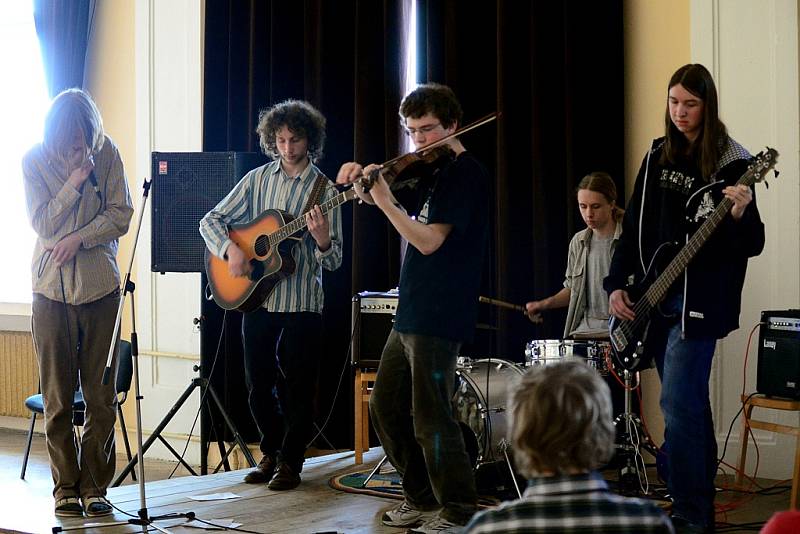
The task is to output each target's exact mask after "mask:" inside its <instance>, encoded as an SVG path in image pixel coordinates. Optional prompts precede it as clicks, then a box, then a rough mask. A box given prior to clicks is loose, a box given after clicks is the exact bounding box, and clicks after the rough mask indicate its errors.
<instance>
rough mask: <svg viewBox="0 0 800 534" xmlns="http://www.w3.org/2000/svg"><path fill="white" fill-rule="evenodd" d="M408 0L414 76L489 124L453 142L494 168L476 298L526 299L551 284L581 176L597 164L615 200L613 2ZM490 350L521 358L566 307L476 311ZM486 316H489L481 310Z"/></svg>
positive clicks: (558, 326) (619, 163) (550, 332)
mask: <svg viewBox="0 0 800 534" xmlns="http://www.w3.org/2000/svg"><path fill="white" fill-rule="evenodd" d="M418 2H419V4H418V5H419V7H418V9H419V17H420V18H419V30H420V31H419V34H418V39H419V40H418V50H419V55H420V58H419V62H418V65H419V78H420V79H421V80H429V81H436V82H440V83H444V84H447V85H449V86H451V87H452V88H453V90H454V91H455V92H456V94H457V95H458V96H459V99H460V100H461V103H462V105H463V107H464V111H465V122H469V121H470V120H472V119H474V118H477V117H480V116H482V115H483V114H485V113H487V112H491V111H495V110H496V111H497V112H499V113H501V117H500V119H499V120H498V121H497V123H496V125H494V126H492V127H491V128H489V127H484V128H483V129H482V130H481V131H476V132H475V133H474V134H472V133H469V134H466V135H465V138H464V143H465V145H466V146H467V148H468V149H470V150H473V151H475V152H476V153H477V154H478V156H479V157H480V158H481V159H482V160H483V161H484V162H485V163H486V164H487V166H488V167H489V169H490V170H493V171H494V172H493V179H494V188H493V193H494V196H493V198H491V199H489V201H490V202H492V209H491V213H492V218H491V220H490V221H488V222H487V223H488V224H490V225H491V228H492V233H491V235H492V239H491V244H490V249H489V251H490V257H489V259H488V261H487V263H486V265H485V268H484V283H483V289H484V292H485V294H487V295H489V296H495V297H497V298H500V299H503V300H507V301H511V302H514V303H520V304H522V303H525V302H526V301H529V300H533V299H534V298H536V299H538V298H542V297H545V296H548V295H551V294H553V293H555V292H556V291H557V290H559V289H560V288H561V287H562V283H563V277H564V271H565V268H566V257H567V248H568V244H569V240H570V238H571V237H572V235H573V234H574V233H575V232H577V231H578V230H580V229H582V228H584V226H583V223H582V221H581V218H580V213H579V212H578V209H577V202H576V200H575V187H576V186H577V184H578V182H580V180H581V178H582V177H583V176H584V175H586V174H587V173H589V172H591V171H595V170H604V171H607V172H609V173H610V174H611V176H613V177H614V179H615V180H616V182H617V187H618V190H619V192H620V197H622V198H621V199H620V200H622V199H623V198H624V195H623V192H624V178H623V169H624V162H623V146H624V145H623V124H624V123H623V41H622V38H623V32H622V4H621V2H595V3H591V2H589V3H585V2H568V1H563V2H513V1H507V0H496V1H494V2H483V1H480V2H479V1H466V2H465V1H458V2H456V1H453V0H418ZM481 312H482V317H483V318H484V319H483V320H485V322H487V323H488V324H490V325H496V326H497V328H498V330H497V331H496V336H494V339H493V343H492V347H491V350H492V355H494V356H499V357H502V358H506V359H510V360H515V361H521V360H522V359H523V350H524V345H525V343H526V341H528V340H530V339H543V338H560V337H561V335H562V330H563V325H564V320H565V314H564V313H563V312H562V313H552V312H550V313H547V314H546V315H545V322H544V323H543V324H542V325H540V326H534V325H533V324H531V323H530V322H529V321H527V319H525V318H524V317H522V316H520V314H519V313H516V312H509V311H506V310H487V309H482V310H481ZM487 314H488V315H487Z"/></svg>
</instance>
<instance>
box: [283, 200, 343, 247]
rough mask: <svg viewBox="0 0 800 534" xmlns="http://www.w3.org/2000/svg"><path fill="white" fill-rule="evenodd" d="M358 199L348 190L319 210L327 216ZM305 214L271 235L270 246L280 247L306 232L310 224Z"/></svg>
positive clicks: (323, 204)
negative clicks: (283, 242)
mask: <svg viewBox="0 0 800 534" xmlns="http://www.w3.org/2000/svg"><path fill="white" fill-rule="evenodd" d="M355 197H356V192H355V191H354V190H353V189H348V190H346V191H343V192H341V193H339V194H338V195H336V196H335V197H333V198H331V199H330V200H327V201H325V202H323V203H322V204H320V206H319V209H320V211H322V214H323V215H327V214H328V212H330V211H331V210H333V209H334V208H338V207H339V206H341V205H342V204H344V203H345V202H347V201H349V200H352V199H354V198H355ZM305 215H306V214H305V213H304V214H303V215H301V216H299V217H296V218H294V219H292V220H291V221H290V222H288V223H286V224H284V225H283V226H281V227H280V228H278V229H277V230H275V231H274V232H272V233H271V234H269V236H268V237H269V244H270V245H271V246H273V247H274V246H276V245H278V244H279V243H280V242H281V241H283V240H284V239H286V238H288V237H289V236H292V235H294V234H296V233H297V232H299V231H301V230H304V229H305V228H306V226H308V223H306V217H305Z"/></svg>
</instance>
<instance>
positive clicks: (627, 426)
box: [614, 369, 657, 495]
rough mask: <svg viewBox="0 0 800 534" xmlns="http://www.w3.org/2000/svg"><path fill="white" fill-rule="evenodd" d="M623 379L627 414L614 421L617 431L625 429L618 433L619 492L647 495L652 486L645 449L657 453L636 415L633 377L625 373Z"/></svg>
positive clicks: (625, 412)
mask: <svg viewBox="0 0 800 534" xmlns="http://www.w3.org/2000/svg"><path fill="white" fill-rule="evenodd" d="M637 375H638V373H637ZM622 378H623V382H624V386H625V411H624V412H622V413H621V414H619V415H618V416H617V418H616V419H614V427H615V428H616V429H618V430H619V429H621V432H617V436H618V437H617V442H616V444H615V446H614V447H615V449H616V450H617V454H618V458H619V459H620V460H621V461H622V462H623V464H622V466H621V467H620V469H619V489H620V493H631V492H633V493H638V492H639V491H641V493H642V494H645V495H647V494H648V493H649V491H650V483H649V481H648V479H647V472H646V466H645V463H644V458H643V457H642V454H641V451H642V449H644V450H645V451H647V452H648V453H650V454H652V455H653V457H655V456H656V452H657V449H656V446H655V445H654V444H653V442H652V441H650V436H649V435H648V434H647V432H645V430H644V425H643V424H642V420H641V419H639V417H638V416H637V415H636V414H635V413H633V409H632V403H631V391H632V388H631V383H632V381H633V380H632V379H633V373H631V372H630V371H629V370H627V369H625V370H624V371H623V373H622Z"/></svg>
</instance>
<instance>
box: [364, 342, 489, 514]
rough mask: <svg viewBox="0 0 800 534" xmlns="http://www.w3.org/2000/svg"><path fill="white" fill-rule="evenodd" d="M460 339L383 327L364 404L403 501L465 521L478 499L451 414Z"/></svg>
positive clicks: (474, 508) (461, 436)
mask: <svg viewBox="0 0 800 534" xmlns="http://www.w3.org/2000/svg"><path fill="white" fill-rule="evenodd" d="M460 346H461V345H460V343H457V342H455V341H449V340H446V339H442V338H438V337H432V336H420V335H414V334H401V333H398V332H397V331H395V330H392V331H391V332H390V333H389V338H388V339H387V340H386V346H385V347H384V348H383V354H382V355H381V362H380V365H379V366H378V374H377V377H376V379H375V388H374V389H373V391H372V395H370V400H369V411H370V416H371V418H372V422H373V425H374V426H375V432H376V433H377V434H378V437H379V438H380V440H381V444H382V445H383V449H384V451H385V452H386V455H387V456H388V457H389V460H390V461H391V462H392V465H394V466H395V467H396V468H397V470H398V472H399V473H400V475H401V476H402V477H403V493H404V494H405V498H406V500H407V501H408V502H409V503H410V504H411V505H412V506H414V507H416V508H419V509H423V510H424V509H432V508H436V507H438V506H439V505H441V506H442V507H443V510H442V512H441V515H442V517H443V518H444V519H447V520H448V521H452V522H454V523H459V524H465V523H466V522H467V521H468V520H469V518H470V517H471V516H472V515H473V514H474V513H475V510H476V506H477V505H476V503H477V500H478V497H477V492H476V490H475V478H474V476H473V473H472V466H471V465H470V462H469V457H468V456H467V453H466V450H465V448H464V437H463V434H462V433H461V428H460V427H459V425H458V422H457V421H456V420H455V418H454V416H453V410H452V405H451V401H452V398H453V392H454V387H455V369H456V359H457V356H458V350H459V348H460Z"/></svg>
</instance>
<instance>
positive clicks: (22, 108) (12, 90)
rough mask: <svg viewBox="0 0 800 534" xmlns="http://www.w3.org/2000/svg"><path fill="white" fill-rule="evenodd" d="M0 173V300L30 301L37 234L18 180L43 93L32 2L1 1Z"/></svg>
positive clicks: (43, 105)
mask: <svg viewBox="0 0 800 534" xmlns="http://www.w3.org/2000/svg"><path fill="white" fill-rule="evenodd" d="M0 50H6V51H10V50H13V53H8V52H7V53H3V54H0V72H5V73H6V74H7V77H6V78H5V81H4V82H3V83H2V84H0V116H1V117H3V124H4V126H3V128H2V129H0V173H2V175H3V183H4V187H3V202H5V204H3V206H2V209H0V242H2V243H3V250H5V251H6V254H7V259H6V260H5V261H3V262H2V263H0V303H2V302H6V303H30V301H31V267H30V266H31V255H32V254H33V244H34V242H35V240H36V234H35V233H34V232H33V230H32V229H31V226H30V224H29V223H28V215H27V212H26V209H25V191H24V187H23V183H22V156H23V155H24V154H25V152H26V151H27V150H28V149H29V148H30V147H31V146H33V145H34V144H35V143H37V142H38V141H41V139H42V128H43V124H44V115H45V113H46V112H47V108H48V106H49V104H50V99H49V98H48V96H47V86H46V84H45V78H44V70H43V68H42V55H41V52H40V49H39V41H38V39H37V37H36V30H35V28H34V25H33V3H32V2H30V1H29V2H6V3H4V4H3V17H2V19H0Z"/></svg>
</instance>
